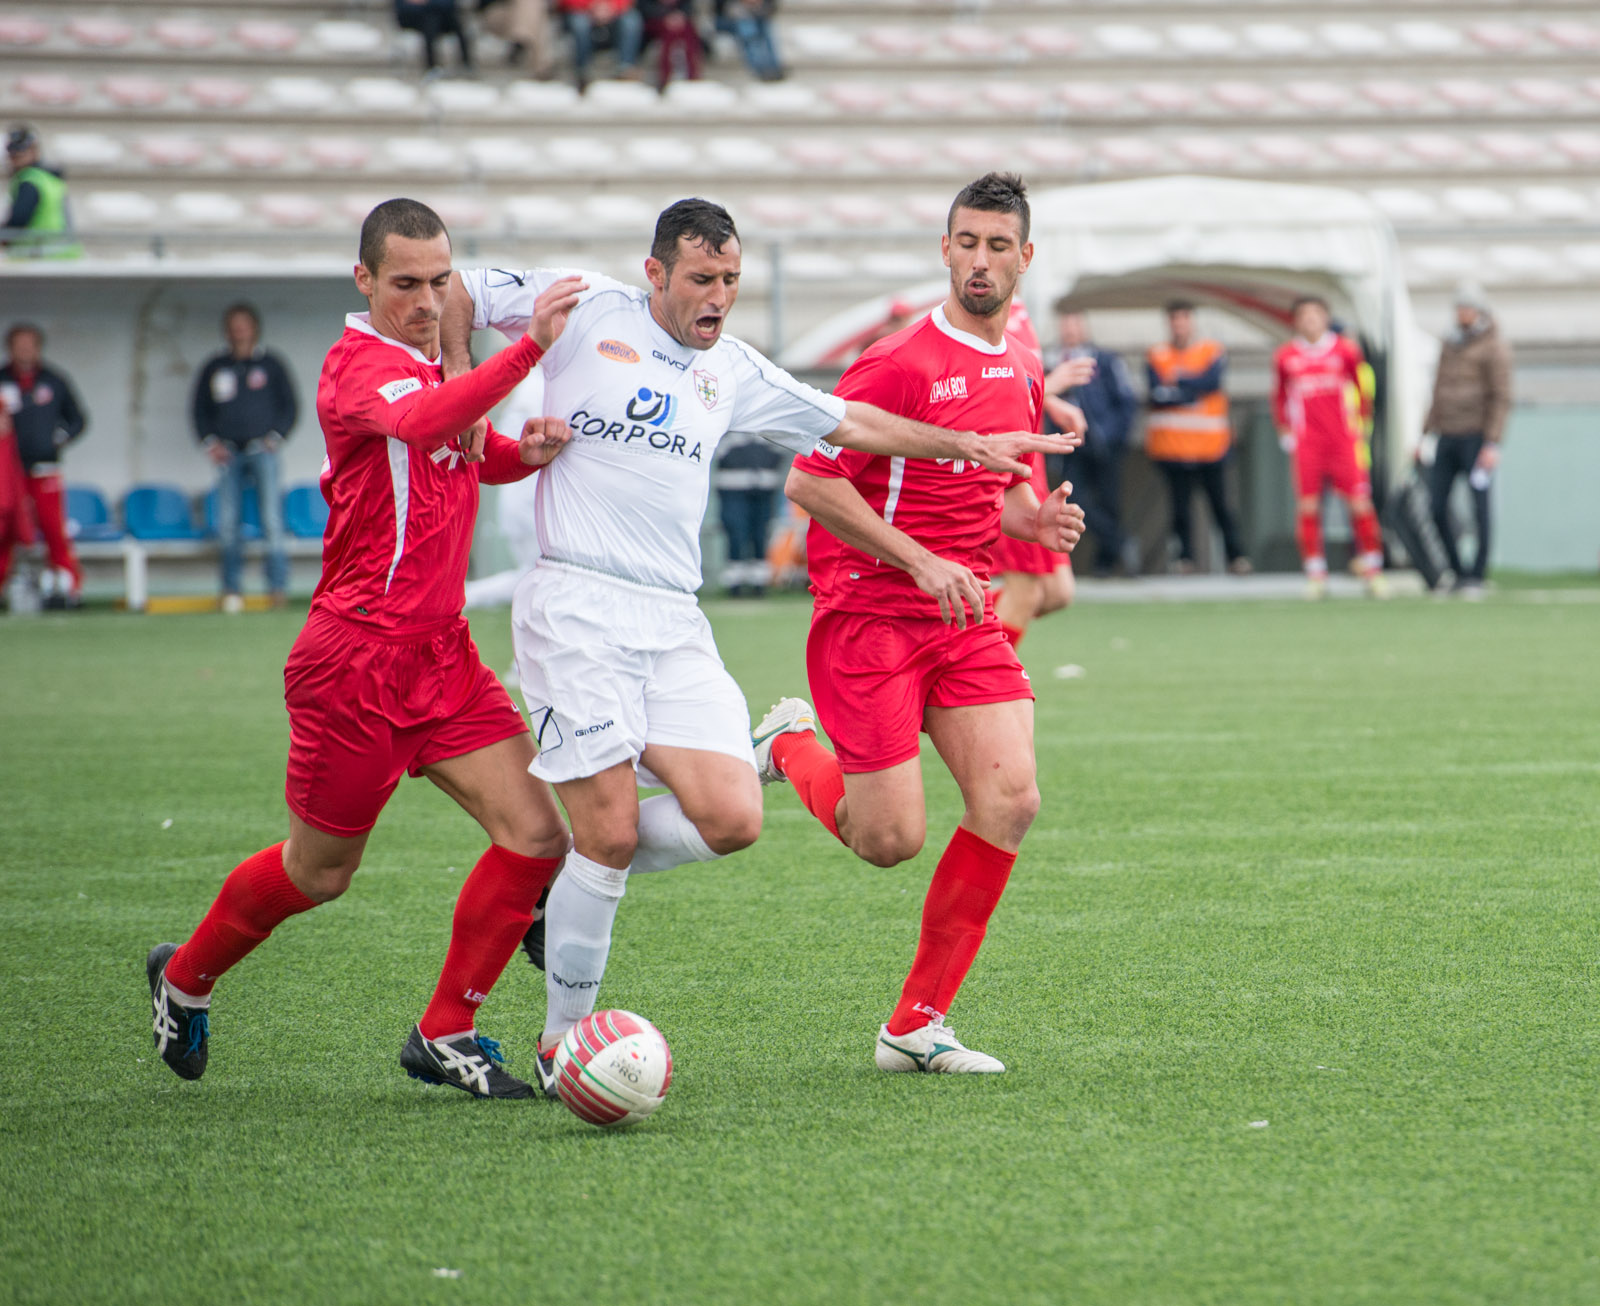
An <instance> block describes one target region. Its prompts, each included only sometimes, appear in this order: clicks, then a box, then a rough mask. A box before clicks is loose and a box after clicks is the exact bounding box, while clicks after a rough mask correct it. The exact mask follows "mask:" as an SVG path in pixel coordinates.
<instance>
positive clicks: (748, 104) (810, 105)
mask: <svg viewBox="0 0 1600 1306" xmlns="http://www.w3.org/2000/svg"><path fill="white" fill-rule="evenodd" d="M740 99H741V100H742V101H743V103H744V106H745V108H747V109H749V110H750V111H751V112H752V113H757V114H762V115H764V116H774V117H783V118H809V117H813V116H815V115H816V114H818V113H819V112H821V110H822V100H821V98H820V97H819V96H818V95H817V93H816V91H815V90H813V89H812V88H811V87H809V86H807V85H806V84H805V83H804V82H795V81H784V82H755V83H752V84H751V85H749V86H746V87H745V88H744V91H743V93H742V94H741V96H740Z"/></svg>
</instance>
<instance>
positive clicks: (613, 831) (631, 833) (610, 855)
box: [578, 826, 639, 866]
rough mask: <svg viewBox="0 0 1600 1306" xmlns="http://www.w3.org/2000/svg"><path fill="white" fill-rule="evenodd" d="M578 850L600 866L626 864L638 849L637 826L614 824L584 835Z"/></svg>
mask: <svg viewBox="0 0 1600 1306" xmlns="http://www.w3.org/2000/svg"><path fill="white" fill-rule="evenodd" d="M580 842H581V846H580V847H579V848H578V851H579V852H581V853H582V854H583V855H584V856H585V857H587V858H589V859H590V860H591V861H596V862H599V863H600V864H601V865H602V866H626V865H627V864H628V863H629V862H631V861H632V860H633V855H634V853H635V852H637V851H638V849H639V830H638V827H637V826H634V827H631V828H630V827H628V826H614V827H612V828H610V829H606V830H601V831H598V832H596V833H595V834H593V835H585V836H584V838H583V839H582V840H581V841H580Z"/></svg>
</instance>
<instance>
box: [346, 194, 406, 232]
mask: <svg viewBox="0 0 1600 1306" xmlns="http://www.w3.org/2000/svg"><path fill="white" fill-rule="evenodd" d="M392 195H393V192H392V191H346V192H345V193H344V194H343V195H341V196H339V198H338V199H337V200H335V201H334V208H335V209H336V210H338V213H339V216H340V217H341V218H343V219H344V221H345V222H347V223H348V224H349V225H350V226H352V227H358V226H360V225H361V223H362V221H364V220H365V218H366V216H367V214H369V213H371V212H372V210H373V209H375V208H377V207H378V205H380V204H382V203H383V202H384V200H386V199H389V198H391V196H392Z"/></svg>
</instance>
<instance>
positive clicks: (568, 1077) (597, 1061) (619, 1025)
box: [555, 1011, 672, 1129]
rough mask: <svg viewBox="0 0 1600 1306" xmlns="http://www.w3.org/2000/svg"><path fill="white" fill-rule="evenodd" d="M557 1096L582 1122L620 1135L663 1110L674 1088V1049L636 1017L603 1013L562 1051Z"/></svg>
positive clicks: (571, 1035) (587, 1021) (570, 1034)
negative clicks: (662, 1106)
mask: <svg viewBox="0 0 1600 1306" xmlns="http://www.w3.org/2000/svg"><path fill="white" fill-rule="evenodd" d="M555 1070H556V1093H557V1094H558V1095H559V1096H560V1098H561V1100H562V1101H563V1102H565V1103H566V1104H567V1108H568V1110H570V1111H571V1112H572V1114H573V1115H575V1116H577V1117H578V1119H580V1120H587V1121H588V1122H589V1123H590V1124H591V1125H599V1126H601V1127H602V1128H605V1129H620V1128H622V1127H623V1126H624V1125H631V1124H633V1123H634V1122H635V1121H637V1120H643V1119H644V1118H645V1117H646V1116H647V1115H649V1114H650V1113H651V1112H652V1111H654V1110H655V1109H656V1108H657V1107H658V1106H660V1105H661V1101H662V1099H663V1098H665V1097H666V1095H667V1086H668V1085H669V1084H671V1083H672V1049H671V1048H669V1047H668V1046H667V1040H666V1039H664V1038H662V1037H661V1031H660V1030H659V1029H657V1028H656V1027H655V1026H654V1025H652V1024H651V1023H650V1022H649V1021H648V1020H646V1019H645V1018H644V1017H643V1016H636V1015H634V1013H633V1012H631V1011H597V1012H595V1013H594V1014H593V1015H592V1016H585V1017H584V1018H583V1019H582V1020H580V1021H579V1022H578V1023H577V1024H576V1025H574V1026H573V1027H572V1028H571V1029H569V1030H568V1031H567V1036H566V1037H565V1038H564V1039H562V1040H561V1043H560V1046H558V1047H557V1048H556V1068H555Z"/></svg>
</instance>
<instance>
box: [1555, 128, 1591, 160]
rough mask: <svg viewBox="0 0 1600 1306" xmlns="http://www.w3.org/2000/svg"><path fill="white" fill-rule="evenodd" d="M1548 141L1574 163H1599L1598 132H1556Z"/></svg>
mask: <svg viewBox="0 0 1600 1306" xmlns="http://www.w3.org/2000/svg"><path fill="white" fill-rule="evenodd" d="M1550 143H1551V144H1552V145H1554V146H1555V147H1556V149H1558V150H1560V151H1561V153H1563V154H1564V155H1566V156H1567V158H1569V159H1571V160H1572V161H1573V162H1574V163H1581V164H1584V165H1585V166H1588V167H1594V166H1596V165H1600V132H1588V131H1582V132H1556V133H1555V135H1553V136H1552V137H1551V138H1550Z"/></svg>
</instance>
